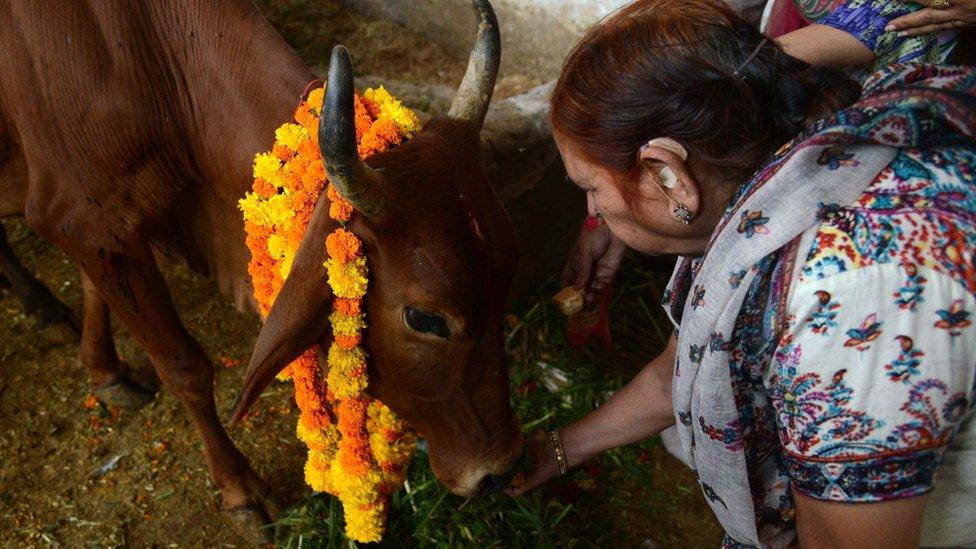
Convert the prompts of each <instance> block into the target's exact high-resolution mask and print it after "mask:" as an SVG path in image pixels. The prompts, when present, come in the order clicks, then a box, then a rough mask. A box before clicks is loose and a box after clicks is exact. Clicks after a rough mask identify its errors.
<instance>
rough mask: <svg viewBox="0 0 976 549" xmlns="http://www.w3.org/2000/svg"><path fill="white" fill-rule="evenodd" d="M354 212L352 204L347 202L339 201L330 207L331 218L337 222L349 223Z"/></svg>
mask: <svg viewBox="0 0 976 549" xmlns="http://www.w3.org/2000/svg"><path fill="white" fill-rule="evenodd" d="M353 211H354V209H353V207H352V204H350V203H348V202H346V201H345V200H337V201H335V202H333V203H332V204H330V205H329V217H331V218H332V219H335V220H336V221H349V220H350V219H351V218H352V214H353Z"/></svg>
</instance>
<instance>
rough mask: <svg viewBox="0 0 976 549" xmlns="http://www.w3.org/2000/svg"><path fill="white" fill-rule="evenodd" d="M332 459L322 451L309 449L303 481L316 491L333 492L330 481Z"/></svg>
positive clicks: (333, 488)
mask: <svg viewBox="0 0 976 549" xmlns="http://www.w3.org/2000/svg"><path fill="white" fill-rule="evenodd" d="M331 462H332V460H331V459H330V458H329V457H328V456H326V455H325V454H323V453H322V452H315V451H309V453H308V460H306V461H305V483H306V484H308V485H309V486H310V487H311V488H312V490H315V491H316V492H329V493H330V494H331V493H333V492H335V485H334V484H333V483H332V469H331V467H330V464H331Z"/></svg>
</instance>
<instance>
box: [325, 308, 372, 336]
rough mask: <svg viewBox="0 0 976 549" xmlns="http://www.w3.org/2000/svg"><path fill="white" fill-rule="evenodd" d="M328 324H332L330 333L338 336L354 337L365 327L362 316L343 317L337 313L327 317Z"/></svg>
mask: <svg viewBox="0 0 976 549" xmlns="http://www.w3.org/2000/svg"><path fill="white" fill-rule="evenodd" d="M329 322H330V323H331V324H332V333H334V334H338V335H347V336H351V335H356V334H358V333H359V332H360V331H362V330H363V329H364V328H365V327H366V321H365V320H363V317H362V316H350V315H344V314H342V313H340V312H338V311H336V312H334V313H332V314H331V315H329Z"/></svg>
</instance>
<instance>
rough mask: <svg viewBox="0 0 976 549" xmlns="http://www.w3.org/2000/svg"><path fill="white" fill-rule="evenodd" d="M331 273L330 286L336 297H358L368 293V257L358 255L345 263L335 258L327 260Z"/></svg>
mask: <svg viewBox="0 0 976 549" xmlns="http://www.w3.org/2000/svg"><path fill="white" fill-rule="evenodd" d="M325 268H326V269H327V270H328V274H329V286H331V287H332V293H333V294H335V295H336V297H346V298H357V297H362V296H364V295H366V284H367V276H368V271H367V269H366V258H365V257H358V258H356V259H354V260H352V261H350V262H348V263H346V264H345V265H341V264H339V262H338V261H336V260H334V259H329V260H328V261H326V262H325Z"/></svg>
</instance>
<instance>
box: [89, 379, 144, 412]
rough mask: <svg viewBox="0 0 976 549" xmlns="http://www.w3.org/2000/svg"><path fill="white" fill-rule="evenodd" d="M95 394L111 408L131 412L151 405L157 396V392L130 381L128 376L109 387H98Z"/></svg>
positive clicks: (108, 385)
mask: <svg viewBox="0 0 976 549" xmlns="http://www.w3.org/2000/svg"><path fill="white" fill-rule="evenodd" d="M93 392H94V393H95V396H97V397H98V400H101V401H102V402H104V403H105V404H108V405H109V406H116V407H118V408H127V409H130V410H135V409H136V408H142V407H143V406H145V405H146V404H149V403H150V402H152V399H153V397H154V396H155V395H156V391H155V390H153V389H149V388H146V387H144V386H142V385H140V384H138V383H136V382H134V381H132V380H130V379H129V378H128V377H127V376H121V377H119V378H118V379H116V380H115V381H113V382H111V383H109V384H107V385H102V386H101V387H98V388H97V389H95V390H94V391H93Z"/></svg>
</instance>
